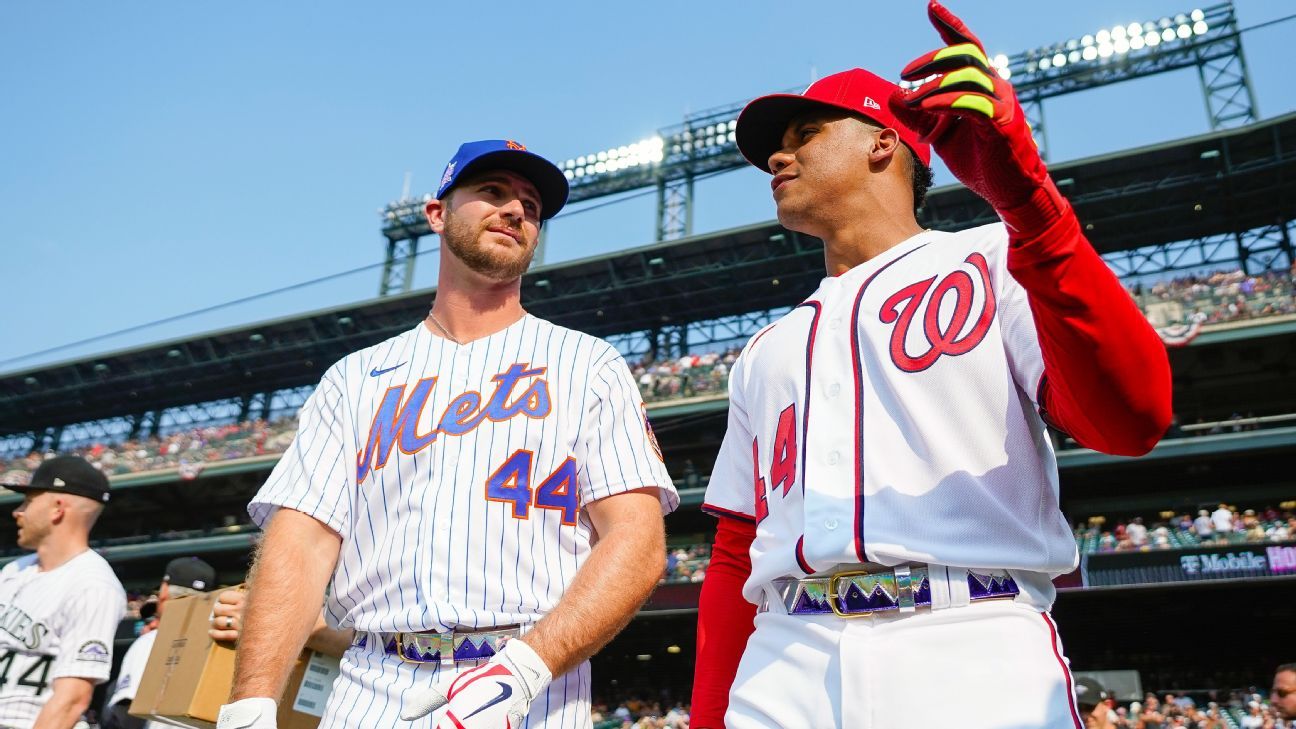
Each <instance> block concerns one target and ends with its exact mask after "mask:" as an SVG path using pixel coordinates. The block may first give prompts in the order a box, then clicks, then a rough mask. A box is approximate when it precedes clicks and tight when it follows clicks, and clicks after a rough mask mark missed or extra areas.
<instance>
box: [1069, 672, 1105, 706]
mask: <svg viewBox="0 0 1296 729" xmlns="http://www.w3.org/2000/svg"><path fill="white" fill-rule="evenodd" d="M1075 693H1076V703H1077V704H1079V706H1080V708H1082V709H1092V708H1093V707H1095V706H1097V705H1098V704H1100V703H1102V702H1104V701H1106V700H1107V699H1109V698H1111V695H1110V694H1108V693H1107V689H1105V688H1103V685H1102V684H1100V683H1098V681H1096V680H1095V679H1093V678H1090V677H1088V676H1080V677H1079V678H1077V679H1076V682H1075Z"/></svg>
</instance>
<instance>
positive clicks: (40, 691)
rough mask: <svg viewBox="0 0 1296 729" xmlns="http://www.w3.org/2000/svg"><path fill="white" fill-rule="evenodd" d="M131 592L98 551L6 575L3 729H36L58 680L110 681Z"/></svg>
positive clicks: (0, 639)
mask: <svg viewBox="0 0 1296 729" xmlns="http://www.w3.org/2000/svg"><path fill="white" fill-rule="evenodd" d="M125 614H126V592H125V590H123V589H122V586H121V582H119V581H118V580H117V575H115V574H113V571H112V567H109V566H108V563H107V562H106V561H104V558H103V557H100V556H99V555H98V554H97V553H96V552H94V551H93V550H89V549H87V550H86V551H84V552H82V553H81V554H79V555H77V556H75V557H73V558H72V559H70V560H68V561H67V562H64V563H63V564H61V565H59V566H58V567H56V568H55V569H52V570H46V571H41V570H40V569H39V567H38V566H37V564H36V555H35V554H29V555H25V556H23V557H20V558H19V559H16V560H14V561H12V562H10V563H9V564H7V565H5V566H4V569H2V570H0V726H7V727H29V726H32V725H33V724H34V723H35V722H36V717H37V715H39V714H40V711H41V708H42V707H43V706H45V702H46V701H48V700H49V697H50V695H51V694H52V693H53V692H54V679H56V678H65V677H77V678H84V679H88V680H90V681H92V682H93V683H103V682H104V681H107V680H108V674H109V671H110V669H111V668H112V649H113V638H114V637H116V635H117V624H118V623H120V622H121V619H122V616H123V615H125Z"/></svg>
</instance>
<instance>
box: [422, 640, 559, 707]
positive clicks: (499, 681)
mask: <svg viewBox="0 0 1296 729" xmlns="http://www.w3.org/2000/svg"><path fill="white" fill-rule="evenodd" d="M552 680H553V676H552V675H551V674H550V673H549V667H548V666H546V665H545V662H544V661H543V660H541V658H540V656H539V655H537V654H536V652H535V651H534V650H532V648H531V646H529V645H527V644H526V643H523V642H522V641H521V640H518V639H516V638H515V639H513V640H510V641H508V642H507V643H505V644H504V647H503V648H501V649H500V651H499V653H496V654H495V656H494V657H493V658H491V659H490V661H488V662H487V663H485V664H484V665H481V666H478V667H477V668H474V669H472V670H471V671H465V672H463V673H461V674H459V675H458V676H455V677H454V678H453V679H449V680H447V681H443V682H441V683H440V684H438V685H436V686H432V687H429V688H425V689H416V690H413V691H410V693H409V695H408V696H406V698H405V700H404V702H403V705H402V706H401V718H402V719H405V720H406V721H412V720H414V719H418V718H420V717H423V716H427V715H428V714H430V713H432V712H433V711H436V710H437V709H439V708H441V707H442V706H446V705H447V704H448V705H449V708H448V709H447V710H446V714H445V716H444V717H442V718H441V721H440V722H438V723H437V729H477V728H479V727H480V728H482V729H485V728H486V727H489V729H500V728H501V727H506V728H507V729H517V727H519V726H521V725H522V720H523V719H525V718H526V715H527V711H528V710H529V709H530V708H531V702H532V701H534V700H535V697H536V696H538V695H540V692H541V691H544V690H545V687H547V686H548V685H549V682H550V681H552Z"/></svg>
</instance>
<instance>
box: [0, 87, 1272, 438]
mask: <svg viewBox="0 0 1296 729" xmlns="http://www.w3.org/2000/svg"><path fill="white" fill-rule="evenodd" d="M1053 176H1054V178H1055V179H1056V180H1057V181H1058V184H1059V187H1061V189H1062V190H1063V192H1064V193H1065V194H1066V195H1067V196H1068V197H1069V198H1070V199H1071V201H1072V202H1073V204H1074V205H1075V207H1076V209H1077V211H1078V213H1079V215H1080V219H1081V221H1082V222H1083V223H1084V225H1085V227H1086V230H1087V232H1088V235H1089V237H1090V240H1091V241H1092V242H1093V244H1094V245H1095V246H1096V247H1097V248H1098V250H1099V251H1100V252H1101V253H1103V254H1105V255H1106V256H1107V258H1108V260H1109V262H1112V263H1113V265H1114V266H1115V267H1116V268H1117V270H1118V272H1120V273H1122V274H1145V273H1151V272H1153V271H1154V270H1166V271H1168V270H1175V269H1176V268H1186V267H1191V266H1201V265H1209V264H1212V263H1219V264H1224V263H1225V261H1226V260H1227V261H1228V262H1229V263H1232V264H1234V265H1238V262H1239V260H1240V261H1241V263H1240V265H1242V266H1244V267H1248V266H1254V267H1257V268H1265V267H1268V266H1270V265H1280V262H1279V259H1280V258H1282V259H1283V260H1284V261H1285V263H1281V265H1290V264H1291V242H1290V239H1289V237H1288V235H1289V231H1288V228H1289V223H1290V222H1291V220H1292V218H1293V217H1296V211H1294V210H1293V207H1292V205H1291V201H1292V200H1293V199H1296V113H1293V114H1287V115H1284V116H1281V117H1275V118H1273V119H1269V120H1265V121H1263V122H1258V123H1254V124H1251V125H1248V126H1245V127H1240V128H1237V129H1232V130H1228V131H1220V132H1213V133H1209V134H1204V135H1201V136H1197V137H1191V138H1187V139H1181V140H1176V141H1172V142H1167V143H1163V144H1158V145H1154V146H1149V147H1143V148H1138V149H1131V150H1125V151H1121V152H1117V153H1113V154H1108V155H1103V156H1099V157H1092V158H1087V159H1082V160H1077V161H1074V162H1069V163H1064V164H1059V165H1055V166H1054V167H1053ZM920 217H921V222H923V224H924V225H926V226H927V227H931V228H936V229H942V230H957V229H963V228H968V227H972V226H976V225H981V224H985V223H990V222H994V221H995V220H996V218H995V216H994V214H993V212H992V211H991V210H990V209H989V208H988V207H987V206H986V205H985V203H984V202H982V201H981V200H980V199H979V198H977V197H976V196H975V195H973V194H972V193H971V192H969V191H968V190H967V189H966V188H963V187H962V186H958V185H953V186H946V187H942V188H938V189H936V190H933V191H932V193H931V194H930V195H929V197H928V202H927V204H926V206H925V207H924V211H923V215H922V216H920ZM1256 231H1261V232H1260V233H1256ZM1284 257H1285V258H1284ZM1256 261H1259V264H1258V265H1257V263H1256ZM822 276H823V254H822V245H821V243H820V242H819V241H817V240H815V239H813V238H811V237H808V236H804V235H799V234H796V233H792V232H790V231H787V230H785V229H784V228H782V227H781V226H780V225H778V223H777V222H774V221H770V222H765V223H759V224H755V225H749V226H745V227H741V228H735V229H731V230H724V231H719V232H713V233H707V234H703V235H697V236H693V237H690V238H684V239H679V240H672V241H667V242H661V243H656V244H652V245H647V246H643V247H639V248H632V249H627V250H621V251H617V252H614V253H610V254H606V255H602V256H598V257H592V258H587V259H583V260H578V261H571V262H565V263H561V264H555V265H549V266H543V267H539V268H536V269H533V270H532V271H531V272H530V273H528V274H527V275H526V277H525V278H524V279H523V285H522V286H523V301H524V303H525V305H526V306H527V308H528V309H529V310H530V311H531V312H532V313H534V314H536V315H537V316H541V317H544V318H547V319H550V320H552V321H555V322H557V323H560V324H562V325H564V326H568V327H572V328H575V329H579V330H582V331H586V332H589V333H592V334H596V335H599V336H605V337H613V336H616V335H623V334H626V333H628V332H660V331H662V330H664V329H669V328H672V327H675V328H678V327H681V326H684V325H688V324H690V323H695V322H704V321H717V320H724V319H726V318H734V317H739V318H741V317H744V316H747V315H750V314H751V313H753V312H768V311H771V310H775V309H779V308H781V307H786V306H790V305H793V304H796V303H797V302H799V301H801V300H802V299H803V298H804V296H805V295H807V294H808V293H809V292H810V291H812V290H813V289H814V288H815V286H816V285H817V283H818V281H819V279H820V278H821V277H822ZM435 293H436V292H435V290H434V289H427V290H422V291H414V292H410V293H408V294H403V295H399V296H391V297H387V298H381V299H374V300H369V301H363V302H357V303H352V304H346V305H341V306H337V307H332V308H328V309H322V310H319V311H314V312H310V313H306V314H299V315H294V316H290V317H285V318H282V319H277V320H273V321H265V322H258V323H255V324H248V325H245V326H239V327H235V328H231V329H225V330H222V331H217V332H211V333H204V334H201V335H197V336H194V337H189V338H184V339H177V340H172V341H167V342H162V343H157V344H151V345H147V346H144V347H138V348H133V349H128V350H122V351H117V352H112V353H107V354H102V355H96V356H93V357H85V358H80V359H76V360H71V361H65V362H60V363H56V364H50V365H43V366H40V367H36V368H31V369H27V370H23V371H16V372H10V373H7V374H4V375H0V436H7V435H20V434H25V433H33V434H34V433H39V432H44V431H46V430H48V429H53V428H59V427H61V426H64V425H72V424H76V423H85V422H89V421H95V420H100V419H107V418H113V417H121V416H127V415H132V414H142V413H145V412H157V411H161V410H164V409H167V408H174V407H180V406H186V405H192V404H195V403H201V402H209V401H214V400H218V399H221V398H239V397H242V398H248V397H250V396H251V395H252V394H253V393H269V392H274V391H278V390H282V389H287V388H294V387H302V386H306V385H310V384H313V383H314V382H316V381H317V380H318V379H319V377H320V376H321V375H322V374H323V372H324V370H325V369H327V368H328V366H329V365H331V364H332V363H333V362H334V361H336V360H338V359H339V358H341V357H342V356H344V355H345V354H347V353H349V352H352V351H355V350H357V349H360V348H363V347H365V346H368V345H371V344H374V343H377V342H379V341H382V340H383V339H386V338H388V337H391V336H393V335H395V334H397V333H399V332H401V331H404V330H406V329H408V328H410V327H412V326H414V324H415V323H416V322H418V321H419V320H421V319H422V318H423V316H424V314H425V312H426V311H427V307H428V304H429V302H430V301H431V300H432V299H433V298H434V297H435Z"/></svg>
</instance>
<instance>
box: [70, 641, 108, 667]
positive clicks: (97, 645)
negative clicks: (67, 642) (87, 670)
mask: <svg viewBox="0 0 1296 729" xmlns="http://www.w3.org/2000/svg"><path fill="white" fill-rule="evenodd" d="M76 659H77V660H78V661H88V662H90V663H108V662H109V661H110V660H111V659H112V654H111V653H109V652H108V646H107V645H105V644H104V643H103V642H102V641H98V640H87V641H86V642H84V643H82V644H81V647H80V648H78V649H77V654H76Z"/></svg>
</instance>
